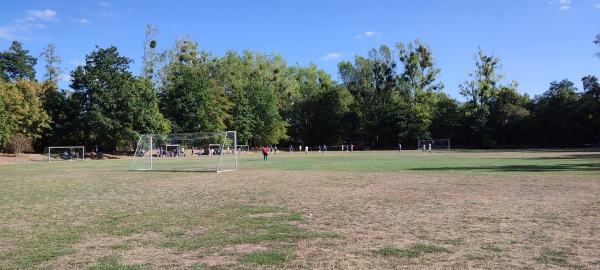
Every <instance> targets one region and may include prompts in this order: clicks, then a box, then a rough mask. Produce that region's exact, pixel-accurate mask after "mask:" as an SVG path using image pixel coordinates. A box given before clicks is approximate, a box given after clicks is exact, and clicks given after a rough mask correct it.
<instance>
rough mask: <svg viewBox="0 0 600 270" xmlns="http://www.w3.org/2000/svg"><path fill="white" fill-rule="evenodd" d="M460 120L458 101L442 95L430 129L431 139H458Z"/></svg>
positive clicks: (436, 104)
mask: <svg viewBox="0 0 600 270" xmlns="http://www.w3.org/2000/svg"><path fill="white" fill-rule="evenodd" d="M460 119H461V115H460V110H459V103H458V101H456V100H455V99H452V98H450V97H449V96H447V95H446V94H444V93H440V94H439V96H438V98H437V99H436V103H435V106H434V109H433V113H432V118H431V126H430V127H429V131H430V132H431V138H439V139H444V138H447V139H458V135H459V130H460ZM456 142H458V141H456Z"/></svg>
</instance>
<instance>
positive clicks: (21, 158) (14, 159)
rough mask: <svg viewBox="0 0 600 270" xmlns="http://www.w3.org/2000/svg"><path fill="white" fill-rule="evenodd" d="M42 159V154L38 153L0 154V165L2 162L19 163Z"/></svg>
mask: <svg viewBox="0 0 600 270" xmlns="http://www.w3.org/2000/svg"><path fill="white" fill-rule="evenodd" d="M42 160H43V155H40V154H19V155H17V156H15V155H14V154H0V165H3V164H20V163H30V162H40V161H42Z"/></svg>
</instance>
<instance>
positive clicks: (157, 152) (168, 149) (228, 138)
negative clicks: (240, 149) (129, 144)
mask: <svg viewBox="0 0 600 270" xmlns="http://www.w3.org/2000/svg"><path fill="white" fill-rule="evenodd" d="M235 149H237V135H236V132H235V131H224V132H199V133H172V134H144V135H141V136H140V138H139V140H138V143H137V147H136V149H135V154H134V156H133V160H132V161H131V166H130V167H129V170H130V171H139V170H152V171H185V172H226V171H232V170H237V151H235Z"/></svg>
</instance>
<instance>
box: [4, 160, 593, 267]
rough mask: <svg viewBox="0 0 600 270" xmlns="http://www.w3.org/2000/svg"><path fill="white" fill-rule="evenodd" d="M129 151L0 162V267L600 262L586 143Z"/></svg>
mask: <svg viewBox="0 0 600 270" xmlns="http://www.w3.org/2000/svg"><path fill="white" fill-rule="evenodd" d="M194 158H196V157H187V158H184V159H182V160H183V161H184V162H193V159H194ZM130 163H131V160H130V159H126V158H125V159H115V160H86V161H83V162H55V163H43V162H30V163H22V164H11V165H0V269H157V268H158V269H256V268H265V269H272V268H301V269H319V268H326V269H330V268H341V269H395V268H414V269H424V268H429V269H431V268H434V269H466V268H478V269H481V268H484V269H540V268H544V269H565V268H567V269H569V268H571V269H599V268H600V257H599V256H598V254H600V151H597V150H590V151H566V150H562V151H550V150H545V151H542V150H539V151H459V150H452V151H440V152H434V153H431V154H428V153H422V152H420V151H415V150H412V151H404V152H403V153H402V155H399V154H398V153H397V152H396V151H364V152H362V151H361V152H354V153H345V152H328V153H327V155H319V154H318V153H316V152H310V153H309V154H308V155H305V154H304V153H294V154H293V155H291V154H289V153H287V152H282V153H278V154H276V155H271V156H270V157H269V161H263V160H262V156H261V155H259V154H245V155H241V156H240V157H239V169H238V170H237V171H234V172H227V173H218V174H217V173H198V172H177V173H175V172H130V171H128V168H129V166H130Z"/></svg>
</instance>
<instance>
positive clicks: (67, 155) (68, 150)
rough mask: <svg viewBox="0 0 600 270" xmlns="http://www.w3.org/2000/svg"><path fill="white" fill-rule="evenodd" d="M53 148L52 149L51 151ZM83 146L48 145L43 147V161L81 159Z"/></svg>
mask: <svg viewBox="0 0 600 270" xmlns="http://www.w3.org/2000/svg"><path fill="white" fill-rule="evenodd" d="M53 150H54V151H53ZM84 159H85V146H81V145H78V146H48V147H46V148H45V149H44V161H46V162H52V161H82V160H84Z"/></svg>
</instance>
